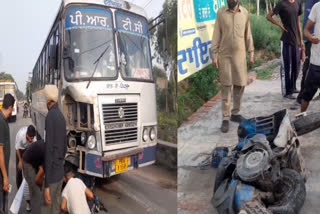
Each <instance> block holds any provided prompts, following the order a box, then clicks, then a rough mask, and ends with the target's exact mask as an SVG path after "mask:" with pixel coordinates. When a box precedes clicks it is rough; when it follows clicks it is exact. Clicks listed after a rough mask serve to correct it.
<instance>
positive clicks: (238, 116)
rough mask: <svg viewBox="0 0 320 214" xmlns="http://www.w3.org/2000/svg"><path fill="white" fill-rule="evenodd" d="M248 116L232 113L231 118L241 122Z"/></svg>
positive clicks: (233, 120)
mask: <svg viewBox="0 0 320 214" xmlns="http://www.w3.org/2000/svg"><path fill="white" fill-rule="evenodd" d="M245 119H246V118H244V117H242V116H241V115H240V114H237V115H231V118H230V120H231V121H232V122H236V123H241V121H242V120H245Z"/></svg>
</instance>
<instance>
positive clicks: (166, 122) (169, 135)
mask: <svg viewBox="0 0 320 214" xmlns="http://www.w3.org/2000/svg"><path fill="white" fill-rule="evenodd" d="M177 128H178V121H177V114H176V113H167V112H158V139H161V140H164V141H167V142H170V143H175V144H177Z"/></svg>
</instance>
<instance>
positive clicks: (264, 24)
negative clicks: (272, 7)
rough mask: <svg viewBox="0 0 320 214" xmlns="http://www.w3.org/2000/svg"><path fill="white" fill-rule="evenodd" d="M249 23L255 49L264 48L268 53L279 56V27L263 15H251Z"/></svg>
mask: <svg viewBox="0 0 320 214" xmlns="http://www.w3.org/2000/svg"><path fill="white" fill-rule="evenodd" d="M250 23H251V32H252V37H253V41H254V47H255V49H257V50H262V49H266V50H267V52H269V54H270V53H271V52H272V53H274V54H275V55H276V56H279V55H280V37H281V30H280V28H279V27H276V26H274V25H273V24H271V23H270V22H268V20H267V19H266V18H265V16H264V15H261V16H256V15H251V16H250Z"/></svg>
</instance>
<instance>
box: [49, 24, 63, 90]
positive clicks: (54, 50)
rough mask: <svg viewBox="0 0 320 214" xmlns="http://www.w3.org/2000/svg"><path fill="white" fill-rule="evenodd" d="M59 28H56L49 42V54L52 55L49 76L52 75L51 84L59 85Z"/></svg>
mask: <svg viewBox="0 0 320 214" xmlns="http://www.w3.org/2000/svg"><path fill="white" fill-rule="evenodd" d="M59 44H60V43H59V27H57V28H56V30H55V31H53V34H52V35H51V38H50V41H49V47H50V50H49V54H50V58H49V59H50V63H49V64H50V66H49V73H50V74H49V75H50V83H51V84H55V85H57V83H58V79H59V75H58V71H59V66H58V63H59V60H58V59H59Z"/></svg>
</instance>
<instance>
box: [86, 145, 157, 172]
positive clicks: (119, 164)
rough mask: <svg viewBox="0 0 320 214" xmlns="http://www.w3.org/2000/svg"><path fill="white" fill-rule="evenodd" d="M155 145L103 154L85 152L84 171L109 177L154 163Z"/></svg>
mask: <svg viewBox="0 0 320 214" xmlns="http://www.w3.org/2000/svg"><path fill="white" fill-rule="evenodd" d="M155 160H156V145H151V146H147V147H136V148H130V149H124V150H120V151H111V152H104V154H103V156H101V155H97V154H92V153H86V154H85V164H84V172H85V173H86V174H88V175H93V176H96V177H103V178H106V177H111V176H113V175H117V174H120V173H123V172H126V171H129V170H132V169H135V168H139V167H143V166H146V165H150V164H153V163H155Z"/></svg>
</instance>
